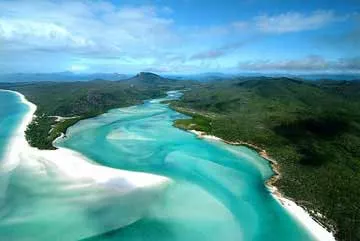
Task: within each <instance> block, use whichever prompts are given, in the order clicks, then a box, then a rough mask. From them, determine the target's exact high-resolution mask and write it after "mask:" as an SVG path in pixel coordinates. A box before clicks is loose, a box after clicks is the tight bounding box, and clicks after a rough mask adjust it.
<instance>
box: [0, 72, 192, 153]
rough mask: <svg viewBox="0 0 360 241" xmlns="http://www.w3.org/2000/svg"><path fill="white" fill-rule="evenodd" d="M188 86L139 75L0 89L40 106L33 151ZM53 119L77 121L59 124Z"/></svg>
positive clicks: (31, 130)
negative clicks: (92, 121) (114, 112)
mask: <svg viewBox="0 0 360 241" xmlns="http://www.w3.org/2000/svg"><path fill="white" fill-rule="evenodd" d="M187 85H188V82H186V81H182V82H180V81H176V80H169V79H166V78H162V77H160V76H158V75H155V74H151V73H140V74H138V75H136V76H134V77H133V78H130V79H127V80H121V81H106V80H94V81H88V82H66V83H64V82H36V83H12V84H9V83H7V84H0V88H3V89H11V90H15V91H19V92H20V93H22V94H24V95H25V96H26V98H27V99H28V100H29V101H31V102H33V103H34V104H36V105H37V110H36V113H35V114H36V116H37V117H36V118H34V120H33V122H32V123H31V124H30V125H29V126H28V129H27V131H26V138H27V140H28V142H29V143H30V144H31V145H32V146H34V147H38V148H40V149H54V147H53V145H52V142H53V141H54V140H55V139H56V138H57V137H58V136H60V135H61V133H65V132H66V130H67V128H68V127H70V126H71V125H73V124H75V123H76V122H78V121H79V120H82V119H85V118H90V117H94V116H96V115H99V114H102V113H104V112H106V111H108V110H110V109H113V108H119V107H125V106H130V105H136V104H139V103H141V102H142V101H143V100H146V99H153V98H157V97H161V96H165V92H166V91H168V90H172V89H183V88H185V87H186V86H187ZM52 116H63V117H76V118H71V119H65V120H62V121H58V122H57V121H56V118H54V117H52Z"/></svg>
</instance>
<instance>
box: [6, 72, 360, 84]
mask: <svg viewBox="0 0 360 241" xmlns="http://www.w3.org/2000/svg"><path fill="white" fill-rule="evenodd" d="M154 76H157V79H158V78H159V77H160V76H158V75H156V74H153V73H148V72H141V73H139V74H137V75H135V76H134V77H133V75H130V74H120V73H81V74H80V73H73V72H70V71H66V72H57V73H11V74H0V82H40V81H64V82H73V81H91V80H110V81H119V80H127V79H132V78H135V77H138V78H145V79H149V80H151V79H154V78H155V77H154ZM162 76H163V77H164V78H168V79H173V80H195V81H200V82H209V81H221V80H228V79H238V78H244V77H288V78H294V79H304V80H360V74H302V75H300V74H299V75H292V74H279V73H276V74H275V73H274V74H270V73H268V74H264V73H237V74H226V73H218V72H211V73H200V74H187V75H180V74H179V75H173V74H165V75H162Z"/></svg>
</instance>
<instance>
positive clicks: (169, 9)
mask: <svg viewBox="0 0 360 241" xmlns="http://www.w3.org/2000/svg"><path fill="white" fill-rule="evenodd" d="M62 71H72V72H75V73H97V72H106V73H115V72H116V73H136V72H140V71H151V72H155V73H167V74H172V73H174V74H181V73H184V74H190V73H204V72H223V73H242V72H256V73H258V72H266V73H269V72H270V73H278V72H280V73H282V72H286V73H357V74H359V73H360V0H327V1H325V0H318V1H316V0H312V1H310V0H309V1H306V0H301V1H300V0H286V1H285V0H266V1H265V0H153V1H150V0H132V1H131V0H124V1H120V0H119V1H116V0H112V1H110V0H109V1H104V0H98V1H85V0H83V1H76V0H75V1H74V0H71V1H70V0H58V1H55V0H43V1H37V0H9V1H7V0H0V73H20V72H21V73H51V72H62Z"/></svg>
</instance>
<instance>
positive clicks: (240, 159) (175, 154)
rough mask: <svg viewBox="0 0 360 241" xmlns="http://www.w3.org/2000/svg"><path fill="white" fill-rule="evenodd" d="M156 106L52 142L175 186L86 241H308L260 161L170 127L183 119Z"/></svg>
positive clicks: (96, 122)
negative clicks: (129, 219) (126, 222)
mask: <svg viewBox="0 0 360 241" xmlns="http://www.w3.org/2000/svg"><path fill="white" fill-rule="evenodd" d="M178 97H179V93H176V92H175V93H171V94H170V95H169V97H168V98H167V99H170V98H178ZM161 101H162V99H160V100H152V101H147V102H145V103H144V104H142V105H138V106H133V107H129V108H121V109H115V110H111V111H110V112H108V113H106V114H104V115H101V116H99V117H96V118H93V119H88V120H84V121H82V122H80V123H78V124H77V125H75V126H73V127H71V128H70V129H69V132H68V137H67V138H66V139H64V140H63V141H62V142H61V143H58V145H60V146H62V147H66V148H70V149H73V150H76V151H79V152H81V153H83V154H85V155H86V156H88V157H90V158H91V159H93V160H95V161H96V162H98V163H101V164H103V165H107V166H110V167H114V168H120V169H126V170H135V171H145V172H151V173H156V174H161V175H164V176H167V177H170V178H171V179H173V180H175V183H174V184H172V185H171V186H170V187H169V188H168V190H167V192H166V193H165V194H164V195H163V196H162V197H161V198H160V200H159V202H158V203H157V204H156V205H154V206H153V207H152V208H151V209H149V211H148V213H147V215H146V216H145V217H144V218H142V219H141V220H140V221H138V222H136V223H134V224H132V225H130V226H128V227H124V228H121V229H119V230H114V231H112V232H109V233H106V234H103V235H98V236H95V237H92V238H90V240H156V241H160V240H187V241H189V240H194V241H195V240H201V239H202V240H209V241H210V240H214V241H215V240H252V241H256V240H259V241H260V240H276V241H281V240H292V241H296V240H301V241H303V240H312V239H311V238H310V236H309V235H308V234H307V232H306V231H304V229H303V228H302V227H301V226H300V225H299V224H298V223H297V222H296V221H294V220H293V218H292V217H290V216H289V215H288V214H287V213H286V212H285V211H284V209H283V208H282V207H281V206H280V205H279V204H278V203H277V202H276V201H275V200H274V199H273V198H272V197H271V195H270V194H269V192H268V190H267V189H266V188H265V186H264V181H265V180H266V179H268V178H269V177H270V176H271V175H272V171H271V169H270V167H269V164H268V163H267V162H266V161H265V160H263V159H262V158H261V157H259V156H258V155H257V154H256V153H255V152H254V151H252V150H249V149H248V148H245V147H236V146H230V145H227V144H224V143H221V142H217V141H211V140H201V139H198V138H197V137H196V136H195V135H193V134H191V133H188V132H185V131H182V130H179V129H177V128H174V127H173V126H172V124H173V121H174V120H175V119H178V118H185V116H183V115H182V114H179V113H177V112H175V111H172V110H171V109H169V108H168V106H167V105H165V104H161V103H160V102H161Z"/></svg>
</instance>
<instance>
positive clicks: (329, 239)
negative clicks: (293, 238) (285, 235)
mask: <svg viewBox="0 0 360 241" xmlns="http://www.w3.org/2000/svg"><path fill="white" fill-rule="evenodd" d="M187 131H188V132H190V133H193V134H195V135H196V136H197V137H198V138H200V139H208V140H214V141H221V142H224V143H227V144H230V145H241V146H246V147H248V148H250V149H253V150H255V151H256V152H257V153H258V154H259V155H260V156H261V157H262V158H264V159H265V160H267V161H268V162H269V164H270V167H271V169H272V170H273V172H274V175H273V176H272V177H271V178H269V179H268V180H266V182H265V186H266V187H267V189H268V190H269V192H270V193H271V195H272V196H273V198H274V199H275V200H276V201H277V202H278V203H279V204H280V205H281V206H283V208H285V210H287V212H288V213H290V215H292V216H293V217H294V218H295V219H296V220H298V221H299V222H300V223H301V224H302V225H303V227H305V229H306V230H308V231H309V232H310V233H311V234H312V235H313V236H314V237H315V238H316V239H317V240H319V241H336V239H335V237H334V234H333V233H332V232H329V231H328V230H327V229H326V228H325V227H324V226H323V225H322V224H321V223H319V222H318V221H317V220H315V219H314V218H313V217H312V216H311V214H310V213H309V212H307V211H306V210H305V209H304V208H303V207H301V206H299V205H297V204H296V202H295V201H293V200H291V199H290V198H288V197H285V196H284V195H283V194H282V193H281V192H280V191H279V190H278V188H277V187H276V186H275V183H276V181H277V180H278V179H279V178H280V177H281V174H280V171H279V165H278V163H277V162H276V161H275V160H274V159H272V158H271V157H270V156H269V155H268V154H267V152H266V150H264V149H262V148H260V147H258V146H256V145H254V144H251V143H247V142H230V141H226V140H223V139H221V138H219V137H217V136H213V135H207V134H206V133H205V132H202V131H196V130H187ZM320 215H321V214H320Z"/></svg>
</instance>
